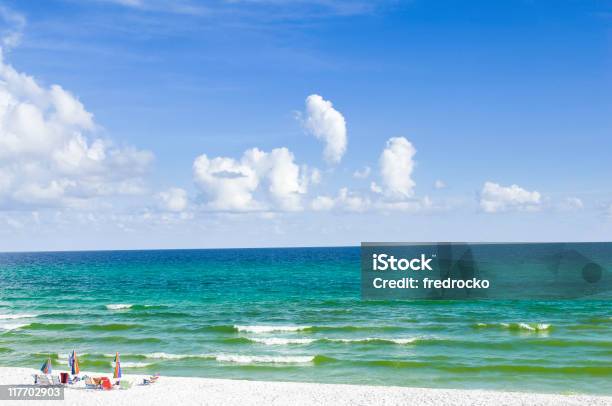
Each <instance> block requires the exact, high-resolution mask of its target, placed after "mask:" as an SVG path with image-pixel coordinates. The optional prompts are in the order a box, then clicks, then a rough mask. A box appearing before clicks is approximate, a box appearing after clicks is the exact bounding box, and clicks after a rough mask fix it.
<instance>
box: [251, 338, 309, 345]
mask: <svg viewBox="0 0 612 406" xmlns="http://www.w3.org/2000/svg"><path fill="white" fill-rule="evenodd" d="M249 341H253V342H256V343H259V344H265V345H288V344H311V343H313V342H315V341H317V340H315V339H314V338H278V337H270V338H249Z"/></svg>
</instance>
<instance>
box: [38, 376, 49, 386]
mask: <svg viewBox="0 0 612 406" xmlns="http://www.w3.org/2000/svg"><path fill="white" fill-rule="evenodd" d="M36 384H37V385H40V386H50V385H51V381H50V380H49V377H48V376H47V375H38V378H37V379H36Z"/></svg>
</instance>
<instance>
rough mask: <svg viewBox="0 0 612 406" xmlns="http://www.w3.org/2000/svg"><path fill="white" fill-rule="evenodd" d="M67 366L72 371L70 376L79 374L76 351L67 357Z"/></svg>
mask: <svg viewBox="0 0 612 406" xmlns="http://www.w3.org/2000/svg"><path fill="white" fill-rule="evenodd" d="M68 366H70V370H71V371H72V375H78V374H79V372H81V369H80V368H79V359H78V358H77V355H76V351H74V350H72V354H70V356H69V357H68Z"/></svg>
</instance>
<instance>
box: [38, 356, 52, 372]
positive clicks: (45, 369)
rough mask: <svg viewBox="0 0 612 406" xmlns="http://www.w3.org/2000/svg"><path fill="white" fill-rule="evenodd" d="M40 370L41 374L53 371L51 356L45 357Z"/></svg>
mask: <svg viewBox="0 0 612 406" xmlns="http://www.w3.org/2000/svg"><path fill="white" fill-rule="evenodd" d="M40 370H41V372H42V373H43V374H50V373H52V372H53V366H52V365H51V357H49V358H47V360H46V361H45V362H43V364H42V367H40Z"/></svg>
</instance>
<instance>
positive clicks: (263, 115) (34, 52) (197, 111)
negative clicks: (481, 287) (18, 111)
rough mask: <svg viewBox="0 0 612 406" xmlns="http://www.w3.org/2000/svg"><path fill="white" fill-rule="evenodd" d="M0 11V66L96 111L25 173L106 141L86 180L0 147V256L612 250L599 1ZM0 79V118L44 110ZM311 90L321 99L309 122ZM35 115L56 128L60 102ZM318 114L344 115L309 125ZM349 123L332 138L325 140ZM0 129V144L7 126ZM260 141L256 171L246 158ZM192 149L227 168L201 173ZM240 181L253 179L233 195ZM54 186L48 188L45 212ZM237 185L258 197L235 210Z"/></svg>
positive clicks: (610, 15)
mask: <svg viewBox="0 0 612 406" xmlns="http://www.w3.org/2000/svg"><path fill="white" fill-rule="evenodd" d="M2 4H3V6H2V7H3V12H2V14H3V21H2V22H0V24H2V25H4V29H3V30H2V31H1V32H0V33H3V35H4V36H5V37H7V36H8V35H10V34H15V35H16V36H17V37H19V40H18V41H12V42H11V43H5V44H4V46H3V64H4V66H5V67H7V66H8V67H10V68H11V69H13V70H14V71H16V72H19V73H22V74H25V75H28V76H31V77H32V78H33V79H34V80H35V81H36V83H37V84H38V85H39V86H40V87H41V88H43V89H47V90H49V89H51V88H50V86H51V85H53V84H57V85H59V86H61V88H62V89H64V90H65V91H66V92H69V94H70V97H72V98H73V99H74V100H78V102H79V103H81V104H82V106H83V109H84V110H86V112H89V113H91V114H92V121H93V124H91V123H89V122H85V121H86V120H85V119H83V120H85V121H79V124H78V128H76V127H75V125H76V124H75V122H73V121H74V120H73V121H70V120H71V119H67V120H68V121H66V120H64V122H63V124H62V125H63V127H62V130H61V131H64V133H63V135H61V137H65V138H62V139H63V140H64V141H62V143H63V144H62V143H60V144H54V146H50V147H49V148H50V149H48V150H45V151H42V152H40V151H39V153H40V154H41V155H39V156H38V157H37V158H36V160H37V162H40V160H41V159H42V160H44V159H45V158H44V157H45V156H46V157H49V156H54V157H55V156H56V152H57V150H58V149H61V148H64V146H65V144H66V143H67V141H66V140H71V139H72V138H71V137H73V136H74V134H75V131H76V132H79V134H82V136H83V137H84V139H86V140H88V145H89V147H91V146H92V145H93V144H94V141H95V140H96V139H101V140H102V139H103V140H105V142H107V141H106V140H108V142H112V145H114V146H113V147H111V146H107V147H105V148H106V149H105V151H107V152H106V155H105V157H106V158H105V159H106V161H96V165H97V166H95V168H94V169H92V168H93V164H91V165H89V164H87V165H86V166H81V167H78V168H77V169H74V168H73V167H72V166H71V168H72V169H71V170H70V171H68V170H66V168H64V167H62V168H60V169H57V165H58V163H57V162H55V161H54V162H49V163H48V165H47V164H45V168H47V169H46V170H42V171H43V172H46V174H45V176H44V179H42V178H36V176H38V175H36V174H32V173H31V172H30V171H26V170H25V169H24V168H26V167H28V162H30V161H28V160H29V159H34V158H32V156H30V155H28V156H26V155H23V154H25V153H24V152H23V150H24V148H21V147H20V148H21V149H17V148H15V149H14V150H13V149H11V150H10V152H9V153H7V154H5V155H2V154H1V153H0V173H1V172H2V171H3V170H4V172H5V173H7V174H9V175H10V176H9V177H10V178H11V179H12V181H11V183H10V186H8V187H6V188H5V190H4V194H3V192H2V188H1V187H0V224H6V227H4V228H3V230H4V231H0V238H1V240H0V241H1V242H0V250H38V249H94V248H98V249H101V248H156V247H168V248H170V247H213V246H214V247H217V246H283V245H291V246H293V245H356V244H358V243H359V242H360V241H364V240H370V241H372V240H402V241H422V240H469V241H515V240H519V241H531V240H537V241H548V240H555V241H557V240H568V241H573V240H610V238H611V237H612V219H611V218H610V217H611V216H612V193H611V192H612V182H611V181H610V179H611V174H612V164H611V163H610V159H609V156H610V151H612V136H611V135H612V134H611V132H612V125H611V124H612V102H611V101H612V98H611V96H610V95H611V90H612V86H611V85H612V80H611V79H612V77H611V72H612V69H611V68H612V3H611V2H607V1H538V0H531V1H518V0H516V1H496V2H490V1H470V2H466V1H418V0H414V1H406V2H402V1H383V0H381V1H369V2H360V1H351V2H349V1H343V0H317V1H310V2H307V1H299V0H296V1H290V0H243V1H241V0H234V1H223V0H218V1H202V2H196V1H186V0H185V1H174V2H172V1H163V0H116V1H110V0H107V1H105V0H90V1H84V2H83V1H82V2H77V1H72V0H53V1H29V2H22V1H4V2H2ZM5 70H6V69H5ZM4 81H5V82H4V83H5V89H4V90H5V91H6V92H8V93H9V94H10V95H11V97H12V98H11V100H12V102H11V103H13V104H10V103H9V104H10V106H13V107H15V106H18V105H19V103H28V102H29V101H28V99H27V98H28V97H34V98H36V97H37V96H36V95H35V94H34V93H33V95H29V96H28V95H25V96H24V94H22V93H20V92H19V89H17V90H15V89H16V88H18V84H15V85H11V82H10V80H9V79H7V77H4ZM22 82H23V81H22ZM22 82H19V83H22ZM6 83H8V85H6ZM0 90H2V89H0ZM11 92H12V93H11ZM310 95H320V96H321V97H322V102H321V103H323V104H319V105H317V106H314V107H313V106H311V107H312V108H313V109H314V110H312V111H311V110H308V108H309V107H308V106H307V105H305V103H306V102H305V100H306V98H307V97H308V96H310ZM48 97H49V100H55V99H54V98H53V97H54V96H53V95H52V92H51V91H50V90H49V94H48ZM324 102H325V103H327V102H329V103H332V104H333V107H330V106H331V105H327V104H325V103H324ZM41 103H42V104H40V109H42V110H41V111H45V112H46V113H45V114H46V115H47V116H48V117H49V123H47V124H48V126H50V128H51V127H52V128H53V129H54V130H53V131H56V130H55V128H56V124H54V123H52V120H53V117H54V114H55V113H54V111H55V110H58V109H60V107H59V106H60V105H59V104H58V105H55V104H53V103H55V102H51V101H49V102H41ZM45 103H46V104H45ZM49 103H51V104H49ZM49 106H51V107H49ZM317 108H322V109H327V110H326V111H328V112H330V111H331V112H336V113H337V115H334V114H332V116H331V118H329V117H328V116H326V117H328V118H329V120H331V121H329V122H327V121H325V120H327V119H322V121H321V120H319V121H317V120H315V121H316V122H315V123H314V124H312V122H311V124H312V125H310V126H309V125H308V122H309V121H308V120H309V119H310V118H313V116H312V114H316V113H317V111H318V110H316V109H317ZM54 109H55V110H54ZM329 109H333V110H329ZM58 111H59V110H58ZM313 112H314V113H313ZM83 114H84V113H83ZM83 117H84V116H83ZM340 118H342V119H343V120H344V123H345V128H346V131H345V132H343V131H342V130H339V131H340V132H339V133H334V132H333V131H332V132H329V131H327V130H326V128H328V125H330V124H333V125H336V124H338V123H339V121H334V120H336V119H338V120H340ZM313 119H316V117H314V118H313ZM2 120H4V121H5V122H4V123H3V129H2V131H4V132H5V133H4V134H2V133H0V138H1V137H2V136H5V137H8V136H9V135H11V134H12V133H10V132H9V129H8V128H11V127H10V125H11V123H10V122H9V120H10V116H9V115H5V116H4V117H3V118H2ZM66 123H68V124H66ZM90 124H91V125H90ZM338 125H339V124H338ZM75 128H76V129H75ZM23 131H25V130H23ZM58 131H59V130H58ZM317 131H319V133H318V134H319V138H317V136H316V134H317ZM326 131H327V132H326ZM49 134H55V133H53V132H49ZM338 134H340V135H338ZM342 134H345V137H346V151H345V152H344V153H341V154H339V155H341V156H340V159H339V162H329V160H326V159H325V158H324V152H323V151H324V148H325V146H326V145H327V144H326V143H328V142H329V140H330V139H332V138H333V137H334V136H341V135H342ZM18 136H21V137H23V139H24V140H25V139H26V138H27V136H28V134H26V133H25V132H24V133H18ZM58 137H60V136H59V135H58ZM330 137H331V138H330ZM399 138H401V139H403V140H405V141H406V142H407V143H408V144H403V141H402V142H397V143H395V142H391V144H389V143H388V142H389V140H390V139H399ZM7 139H8V138H7ZM28 139H29V138H28ZM25 142H26V141H23V142H22V143H21V144H19V145H21V146H23V145H26V144H25ZM28 142H33V141H28ZM58 142H59V141H58ZM7 145H8V144H7ZM109 145H110V144H109ZM406 145H409V147H406ZM54 148H55V149H54ZM112 148H115V149H114V150H113V149H112ZM251 148H257V149H258V150H259V151H262V152H265V153H266V154H267V155H266V158H265V160H266V162H267V163H266V165H267V166H266V168H267V169H258V168H259V167H258V168H257V169H256V168H255V167H254V166H252V167H250V166H249V165H248V164H245V161H244V159H243V160H242V161H241V159H242V158H241V157H243V153H244V152H245V151H247V150H249V149H251ZM280 148H286V149H287V153H288V154H290V155H291V157H288V156H287V155H283V154H281V153H280V152H279V153H278V154H277V156H276V157H275V156H274V153H273V150H274V149H280ZM411 148H412V149H414V150H415V151H416V153H414V155H413V156H409V155H410V154H409V151H411ZM7 150H8V149H7ZM131 150H137V151H140V152H142V153H143V154H144V153H146V154H149V156H148V158H147V157H144V155H139V157H134V155H133V154H131V153H129V152H126V151H131ZM385 150H388V151H389V152H390V153H392V154H391V155H390V156H391V158H389V159H390V160H389V162H388V164H389V165H390V166H385V165H386V164H385V163H383V157H382V156H383V151H385ZM20 151H21V152H20ZM111 151H115V152H112V153H111ZM113 154H114V155H113ZM201 154H205V155H206V157H207V159H208V160H209V161H210V162H213V160H214V158H215V157H225V158H227V159H230V160H232V161H231V162H230V161H224V162H225V163H221V162H220V161H219V162H218V163H219V165H220V166H219V167H215V165H214V164H212V163H211V165H212V166H210V167H208V166H207V168H208V169H201V171H200V172H198V173H196V172H195V170H194V162H195V160H196V158H197V157H198V156H200V155H201ZM402 154H404V155H402ZM406 154H407V155H406ZM90 155H91V154H90ZM90 155H88V156H90ZM281 155H283V157H281ZM110 156H116V157H124V158H125V157H129V159H128V158H125V159H124V160H123V161H121V162H124V163H123V164H118V163H117V161H109V159H110V158H109V157H110ZM71 157H74V156H73V155H71ZM71 159H72V158H71ZM3 160H4V163H3ZM79 162H81V163H80V164H79V165H85V164H83V163H82V162H83V161H79ZM125 162H128V163H127V164H126V163H125ZM385 162H386V161H385ZM398 162H400V163H399V164H398ZM72 164H74V162H72V163H71V165H72ZM75 165H76V164H75ZM224 165H225V166H224ZM245 165H246V166H245ZM293 165H295V166H296V167H297V168H298V169H299V173H297V174H296V173H294V172H291V170H293V169H295V168H294V166H293ZM73 166H74V165H73ZM264 166H265V165H264ZM222 167H223V168H222ZM365 167H369V168H370V171H369V172H370V173H369V175H368V176H367V177H361V178H357V177H355V176H353V174H354V172H355V171H362V172H363V171H364V168H365ZM383 167H385V168H387V169H386V170H383ZM49 168H51V169H49ZM130 168H132V169H134V171H129V170H128V169H130ZM211 168H212V169H211ZM215 168H216V169H215ZM219 168H221V169H219ZM228 168H229V169H228ZM292 168H293V169H292ZM251 169H252V170H253V176H254V178H253V179H252V181H253V182H255V183H257V186H251V185H243V184H240V185H238V184H237V183H236V182H238V181H237V180H236V178H235V177H244V179H245V180H246V179H247V178H248V177H247V176H246V172H245V173H243V172H241V171H247V172H248V171H249V170H251ZM54 171H55V172H54ZM88 171H89V172H88ZM206 171H208V172H206ZM215 171H216V172H215ZM228 171H229V172H228ZM236 171H237V172H236ZM51 172H52V173H53V176H50V175H49V174H50V173H51ZM383 172H384V173H383ZM225 173H230V174H232V177H233V178H232V177H230V178H228V177H226V178H225V180H222V179H221V178H222V177H223V176H222V175H223V174H225ZM236 173H237V174H238V175H236ZM84 174H85V175H84ZM102 174H103V175H102ZM215 174H216V175H215ZM313 174H314V175H313ZM209 175H210V176H209ZM293 175H295V176H293ZM211 176H212V177H211ZM214 176H217V178H214ZM249 176H250V175H249ZM279 177H280V178H282V179H281V183H279V185H281V186H282V187H284V189H282V190H281V191H279V190H277V189H274V186H273V185H274V179H279ZM294 178H295V179H294ZM298 178H299V179H298ZM0 180H1V179H0ZM54 181H55V182H56V184H60V185H63V186H61V187H60V189H61V191H59V192H57V193H55V194H53V197H52V198H51V197H49V196H48V195H45V196H44V198H41V195H40V193H42V192H40V191H41V190H44V191H45V193H47V191H49V190H50V186H49V185H52V184H54V183H53V182H54ZM436 181H441V182H438V186H442V184H443V185H444V187H439V188H436V187H435V183H436ZM126 182H127V183H129V185H130V190H132V189H134V190H133V191H131V192H130V193H124V191H125V189H126V188H127V186H125V185H126V184H127V183H126ZM223 182H225V183H223ZM232 182H234V183H232ZM372 183H374V185H372ZM136 184H138V187H137V188H136V186H134V185H136ZM20 185H21V186H20ZM23 185H34V186H32V187H28V188H27V190H25V189H26V187H25V186H23ZM66 185H68V186H66ZM269 185H270V186H269ZM512 185H516V187H514V188H513V187H512ZM0 186H1V182H0ZM33 187H38V189H36V190H38V191H39V192H40V193H38V192H37V193H38V194H36V196H34V195H33V192H32V190H34V189H32V188H33ZM236 188H239V189H240V191H242V192H244V193H245V196H247V195H248V196H249V197H252V202H250V203H248V204H247V203H245V204H242V203H238V202H232V201H228V200H227V194H228V193H230V192H233V191H234V192H235V191H236V190H237V189H236ZM245 188H246V189H245ZM135 189H138V190H135ZM24 190H25V191H24ZM178 190H180V191H178ZM245 190H248V193H247V192H245ZM275 190H276V191H275ZM342 190H344V192H341V191H342ZM177 191H178V192H177ZM283 193H284V194H283ZM342 193H344V195H343V194H342ZM238 194H240V193H238ZM33 196H34V197H33ZM164 196H165V197H166V198H164ZM342 196H344V197H342ZM172 197H174V198H175V199H174V200H172ZM317 198H320V199H319V200H317ZM223 199H225V200H223ZM287 199H289V200H287ZM351 199H352V200H351ZM230 200H231V199H230ZM172 202H173V203H174V204H173V203H172ZM314 202H319V203H324V204H317V203H314Z"/></svg>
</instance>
